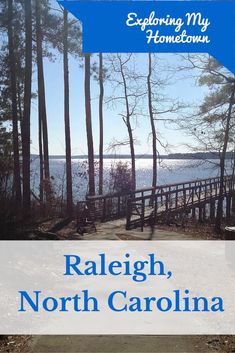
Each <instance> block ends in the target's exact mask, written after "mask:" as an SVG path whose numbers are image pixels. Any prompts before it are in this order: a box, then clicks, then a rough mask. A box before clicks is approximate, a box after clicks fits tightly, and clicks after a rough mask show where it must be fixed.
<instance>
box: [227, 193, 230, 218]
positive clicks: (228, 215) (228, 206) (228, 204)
mask: <svg viewBox="0 0 235 353" xmlns="http://www.w3.org/2000/svg"><path fill="white" fill-rule="evenodd" d="M230 216H231V196H226V218H227V219H229V218H230Z"/></svg>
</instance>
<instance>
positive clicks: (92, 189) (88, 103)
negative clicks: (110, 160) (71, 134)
mask: <svg viewBox="0 0 235 353" xmlns="http://www.w3.org/2000/svg"><path fill="white" fill-rule="evenodd" d="M90 61H91V58H90V54H86V55H85V110H86V132H87V150H88V177H89V185H88V188H89V190H88V194H89V196H92V195H95V168H94V147H93V135H92V121H91V92H90V89H91V87H90V84H91V83H90V80H91V72H90V71H91V70H90V66H91V63H90Z"/></svg>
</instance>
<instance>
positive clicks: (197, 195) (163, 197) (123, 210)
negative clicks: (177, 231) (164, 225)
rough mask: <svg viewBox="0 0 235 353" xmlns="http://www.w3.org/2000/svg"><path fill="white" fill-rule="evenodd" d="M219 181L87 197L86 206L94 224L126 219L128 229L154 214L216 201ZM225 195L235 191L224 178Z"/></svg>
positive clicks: (197, 181) (227, 179)
mask: <svg viewBox="0 0 235 353" xmlns="http://www.w3.org/2000/svg"><path fill="white" fill-rule="evenodd" d="M219 186H220V178H219V177H216V178H209V179H202V180H194V181H192V180H190V181H185V182H181V183H175V184H168V185H160V186H157V187H156V188H152V187H150V188H144V189H138V190H135V191H130V192H128V193H114V194H107V195H98V196H91V197H89V196H88V197H87V200H86V204H87V206H88V208H89V210H90V212H91V213H92V215H91V217H92V218H93V219H94V220H95V221H101V222H106V221H110V220H114V219H119V218H123V217H126V218H127V228H130V227H131V226H132V225H133V222H137V221H136V218H137V219H138V218H139V220H138V222H140V220H141V222H142V223H144V222H145V220H146V219H147V218H149V217H150V215H149V212H150V211H151V214H152V212H154V214H161V213H167V212H168V211H171V212H172V211H174V210H179V209H183V208H184V209H187V208H188V207H191V206H192V205H196V204H198V203H203V202H205V201H208V200H209V199H210V200H215V199H216V198H218V195H219ZM223 187H224V194H227V193H231V192H232V191H234V178H233V177H232V176H226V177H225V179H224V186H223Z"/></svg>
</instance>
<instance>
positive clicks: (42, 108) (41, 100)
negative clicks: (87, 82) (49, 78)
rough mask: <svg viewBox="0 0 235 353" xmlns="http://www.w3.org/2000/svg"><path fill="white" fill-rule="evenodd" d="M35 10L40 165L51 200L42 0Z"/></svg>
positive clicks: (37, 2)
mask: <svg viewBox="0 0 235 353" xmlns="http://www.w3.org/2000/svg"><path fill="white" fill-rule="evenodd" d="M35 10H36V42H37V72H38V114H39V131H40V129H41V141H39V154H40V165H41V166H42V167H43V175H44V177H43V180H42V181H41V186H40V187H41V188H42V190H43V191H44V192H45V195H46V199H47V200H49V199H50V169H49V151H48V130H47V113H46V97H45V82H44V67H43V53H42V28H41V7H40V1H36V7H35ZM39 138H40V137H39ZM40 144H42V146H43V147H41V146H40ZM42 153H43V155H42ZM41 172H42V171H41ZM44 178H45V180H44Z"/></svg>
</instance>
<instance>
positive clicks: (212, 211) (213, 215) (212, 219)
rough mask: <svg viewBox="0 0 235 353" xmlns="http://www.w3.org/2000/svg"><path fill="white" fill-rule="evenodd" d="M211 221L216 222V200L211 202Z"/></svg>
mask: <svg viewBox="0 0 235 353" xmlns="http://www.w3.org/2000/svg"><path fill="white" fill-rule="evenodd" d="M210 219H211V221H214V220H215V200H211V201H210Z"/></svg>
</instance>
